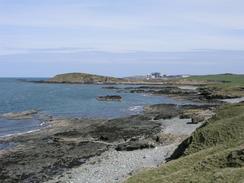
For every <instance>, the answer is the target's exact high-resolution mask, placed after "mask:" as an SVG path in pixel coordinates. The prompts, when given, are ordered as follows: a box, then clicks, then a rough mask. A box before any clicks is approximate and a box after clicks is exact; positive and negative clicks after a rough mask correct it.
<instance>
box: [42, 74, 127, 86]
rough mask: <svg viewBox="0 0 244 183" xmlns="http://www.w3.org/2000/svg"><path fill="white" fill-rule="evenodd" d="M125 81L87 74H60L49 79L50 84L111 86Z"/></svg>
mask: <svg viewBox="0 0 244 183" xmlns="http://www.w3.org/2000/svg"><path fill="white" fill-rule="evenodd" d="M123 81H125V80H123V79H120V78H115V77H108V76H99V75H94V74H87V73H66V74H59V75H56V76H54V77H53V78H51V79H49V80H48V81H47V82H49V83H82V84H111V83H117V82H123Z"/></svg>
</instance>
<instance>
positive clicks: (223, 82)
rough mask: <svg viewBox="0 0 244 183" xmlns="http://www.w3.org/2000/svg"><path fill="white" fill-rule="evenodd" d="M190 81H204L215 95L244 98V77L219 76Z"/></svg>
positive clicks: (198, 77)
mask: <svg viewBox="0 0 244 183" xmlns="http://www.w3.org/2000/svg"><path fill="white" fill-rule="evenodd" d="M187 80H190V81H203V82H205V83H206V86H207V87H208V88H210V89H212V90H213V91H214V93H213V94H215V95H220V96H221V95H222V96H226V95H228V96H232V97H243V96H244V75H240V74H239V75H237V74H219V75H205V76H191V77H189V78H187Z"/></svg>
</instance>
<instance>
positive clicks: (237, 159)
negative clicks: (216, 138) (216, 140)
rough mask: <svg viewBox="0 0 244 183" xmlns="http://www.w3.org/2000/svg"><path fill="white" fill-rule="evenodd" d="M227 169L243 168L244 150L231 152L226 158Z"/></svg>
mask: <svg viewBox="0 0 244 183" xmlns="http://www.w3.org/2000/svg"><path fill="white" fill-rule="evenodd" d="M227 161H228V163H227V165H228V167H243V166H244V149H240V150H235V151H232V152H231V153H230V154H229V155H228V157H227Z"/></svg>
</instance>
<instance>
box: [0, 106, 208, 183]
mask: <svg viewBox="0 0 244 183" xmlns="http://www.w3.org/2000/svg"><path fill="white" fill-rule="evenodd" d="M192 107H193V108H194V107H195V106H178V107H177V106H176V105H170V104H169V105H167V104H160V105H158V106H157V105H156V106H155V105H154V106H147V107H145V110H144V114H141V115H134V116H129V117H126V118H118V119H112V120H95V119H78V118H76V119H50V121H49V122H48V123H49V125H48V126H47V127H46V128H44V129H42V130H40V131H38V132H35V133H30V134H23V135H19V136H12V137H6V138H3V139H1V141H0V142H1V143H2V144H8V143H14V144H15V146H14V147H12V148H10V149H8V150H2V151H1V154H0V162H1V163H0V170H1V171H0V172H1V173H0V179H1V182H45V181H48V180H51V179H53V178H55V177H57V176H61V175H62V174H63V173H64V172H66V171H68V170H70V169H71V168H75V167H78V166H80V165H82V164H85V163H86V162H87V161H89V159H90V158H92V157H97V156H100V155H101V154H103V153H104V152H107V151H111V150H113V151H122V152H123V151H134V150H141V149H148V148H149V149H150V148H152V149H154V148H155V147H159V146H161V145H162V144H164V143H165V142H167V141H169V142H168V143H169V144H170V143H172V144H173V143H175V138H173V137H172V136H169V135H168V134H167V135H164V134H162V122H161V121H160V120H163V119H171V118H174V117H176V116H179V115H180V114H181V113H182V112H184V111H185V108H192ZM208 107H212V106H203V107H202V108H201V109H203V110H205V109H206V108H208ZM199 108H200V107H199ZM175 109H176V111H175V112H172V111H173V110H175ZM158 115H160V117H157V118H158V119H157V120H155V117H156V116H158ZM189 122H190V121H189ZM188 125H190V124H188ZM23 167H24V168H23Z"/></svg>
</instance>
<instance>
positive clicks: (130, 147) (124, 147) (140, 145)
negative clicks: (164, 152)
mask: <svg viewBox="0 0 244 183" xmlns="http://www.w3.org/2000/svg"><path fill="white" fill-rule="evenodd" d="M154 147H155V146H154V145H153V144H152V143H150V142H146V141H130V142H126V143H123V144H118V145H117V147H116V148H115V149H116V150H117V151H134V150H138V149H146V148H154Z"/></svg>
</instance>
